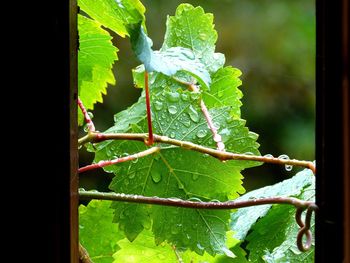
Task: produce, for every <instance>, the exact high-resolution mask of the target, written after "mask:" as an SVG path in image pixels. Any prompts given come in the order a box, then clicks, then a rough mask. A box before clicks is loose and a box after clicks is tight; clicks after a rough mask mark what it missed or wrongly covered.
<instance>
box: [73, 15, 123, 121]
mask: <svg viewBox="0 0 350 263" xmlns="http://www.w3.org/2000/svg"><path fill="white" fill-rule="evenodd" d="M78 30H79V43H80V46H79V52H78V92H79V97H80V99H81V100H82V101H83V103H84V106H85V107H86V108H87V109H93V107H94V104H95V103H96V102H102V94H106V87H107V84H108V83H110V84H115V79H114V75H113V72H112V65H113V63H114V61H116V60H117V51H118V49H117V48H116V47H114V46H113V44H112V41H111V39H112V37H111V36H110V35H109V33H108V32H107V31H106V30H104V29H102V28H101V27H100V24H99V23H97V22H95V21H93V20H91V19H89V18H86V17H84V16H81V15H78ZM79 123H82V115H81V113H80V111H79Z"/></svg>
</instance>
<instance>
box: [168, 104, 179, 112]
mask: <svg viewBox="0 0 350 263" xmlns="http://www.w3.org/2000/svg"><path fill="white" fill-rule="evenodd" d="M168 111H169V113H170V114H176V112H177V108H176V106H174V105H171V106H169V108H168Z"/></svg>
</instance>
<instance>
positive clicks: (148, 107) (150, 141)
mask: <svg viewBox="0 0 350 263" xmlns="http://www.w3.org/2000/svg"><path fill="white" fill-rule="evenodd" d="M145 92H146V110H147V124H148V139H147V140H146V141H145V142H146V144H147V145H152V144H153V130H152V112H151V100H150V97H149V87H148V72H147V71H145Z"/></svg>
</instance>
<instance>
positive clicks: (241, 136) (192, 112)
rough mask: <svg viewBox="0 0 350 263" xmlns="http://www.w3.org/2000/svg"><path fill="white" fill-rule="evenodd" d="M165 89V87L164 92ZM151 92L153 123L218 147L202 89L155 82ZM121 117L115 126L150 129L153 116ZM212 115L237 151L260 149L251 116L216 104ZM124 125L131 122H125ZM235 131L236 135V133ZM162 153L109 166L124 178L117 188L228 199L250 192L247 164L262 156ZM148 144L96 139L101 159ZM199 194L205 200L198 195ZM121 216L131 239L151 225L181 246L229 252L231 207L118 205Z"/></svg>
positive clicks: (174, 134)
mask: <svg viewBox="0 0 350 263" xmlns="http://www.w3.org/2000/svg"><path fill="white" fill-rule="evenodd" d="M157 90H160V92H158V93H156V91H157ZM153 92H154V93H152V94H151V101H152V109H154V110H153V125H154V130H155V132H156V133H159V134H162V135H167V136H169V137H171V138H176V139H180V140H185V141H192V142H195V143H199V144H202V145H206V146H209V147H216V144H215V142H214V140H213V138H212V134H211V132H210V130H209V128H208V126H207V122H206V119H205V117H204V116H203V114H202V112H201V110H200V106H199V102H200V94H199V93H192V92H189V91H182V90H177V91H173V90H170V89H169V88H168V89H157V88H154V89H153ZM127 112H128V111H125V112H122V113H120V114H117V115H116V121H117V122H116V125H115V127H114V128H111V129H110V130H109V131H113V130H119V131H121V130H123V131H126V130H125V129H127V127H129V130H127V131H128V132H146V131H147V122H146V120H145V117H143V119H141V117H140V116H139V117H140V119H137V120H139V122H137V123H136V122H135V123H133V124H129V125H127V126H126V125H125V123H124V121H123V116H127V115H128V113H127ZM210 114H211V116H212V119H213V121H214V123H216V124H217V126H218V131H219V133H220V132H222V131H224V132H223V134H226V136H223V140H224V141H225V142H226V143H227V147H228V149H229V150H231V151H235V152H253V153H254V154H259V152H258V151H257V148H258V144H257V143H256V142H255V140H256V138H257V137H256V136H255V135H254V134H252V133H250V132H249V131H248V129H247V128H246V127H244V124H245V122H244V121H243V120H240V119H233V118H232V117H231V116H230V114H229V107H221V108H212V109H210ZM119 125H121V126H122V127H123V128H121V129H120V128H118V127H119ZM230 134H234V136H230ZM162 147H163V148H164V149H163V150H162V151H161V153H157V154H154V155H150V156H147V157H144V158H140V159H139V160H137V161H136V162H130V163H121V164H120V165H114V166H109V167H105V170H106V171H108V172H113V173H115V174H116V175H117V176H115V177H114V178H113V181H112V183H111V185H110V188H111V189H112V190H113V191H115V192H119V193H126V194H129V193H130V194H141V195H147V196H160V197H176V198H183V199H189V198H200V199H201V200H205V201H207V200H212V199H218V200H221V201H225V200H227V199H228V198H235V197H237V196H238V194H239V193H243V192H244V188H243V187H242V185H241V184H242V181H241V179H242V175H241V174H240V172H241V170H243V169H244V168H247V167H251V166H255V165H257V163H256V162H246V161H227V162H221V161H219V160H217V159H216V158H212V157H208V156H205V155H203V154H201V153H198V152H194V151H189V150H185V149H182V148H176V147H167V146H166V145H163V146H162ZM145 149H146V146H145V145H144V143H140V142H131V141H124V142H120V141H111V142H109V143H108V144H106V143H104V144H97V145H96V150H97V152H96V158H95V162H98V161H100V160H106V159H111V158H114V157H115V156H120V155H122V154H123V153H130V154H131V153H135V152H139V151H142V150H145ZM195 200H198V199H195ZM113 207H114V208H115V209H116V211H115V218H114V220H115V222H118V223H119V226H120V228H121V229H122V230H123V231H124V233H125V234H126V236H127V237H128V238H129V240H134V239H135V238H136V237H137V235H138V234H139V233H140V232H141V231H142V230H143V229H144V228H146V229H148V228H150V227H151V225H152V222H153V228H152V229H153V232H154V233H155V238H156V241H157V243H162V242H163V241H165V240H167V241H169V242H171V243H172V244H174V245H175V246H176V247H179V248H184V249H186V248H190V249H191V250H194V251H196V252H197V253H199V254H202V253H204V251H207V252H208V253H209V254H212V255H214V254H216V253H218V254H223V253H225V252H227V248H226V247H225V232H226V230H227V226H228V220H229V211H213V210H211V211H209V210H195V209H184V208H168V207H158V206H149V205H142V204H123V203H115V204H113Z"/></svg>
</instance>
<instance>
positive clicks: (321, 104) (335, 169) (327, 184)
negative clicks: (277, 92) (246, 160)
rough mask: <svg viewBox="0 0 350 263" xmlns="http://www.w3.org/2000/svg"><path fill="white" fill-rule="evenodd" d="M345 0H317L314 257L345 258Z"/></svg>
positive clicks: (346, 202)
mask: <svg viewBox="0 0 350 263" xmlns="http://www.w3.org/2000/svg"><path fill="white" fill-rule="evenodd" d="M346 2H347V0H343V1H328V0H317V1H316V21H317V22H316V25H317V41H316V42H317V48H316V53H317V54H316V87H317V88H316V97H317V105H316V108H317V117H316V123H317V124H316V126H317V127H316V128H317V135H316V151H317V153H316V159H317V175H316V200H317V204H318V206H319V208H320V211H319V213H318V216H317V217H316V262H327V263H328V262H349V258H347V260H345V252H346V250H348V249H349V248H347V249H345V246H344V245H345V244H349V240H348V238H349V237H348V235H346V234H345V232H344V231H345V230H347V231H349V226H346V225H345V224H346V220H349V219H346V218H345V217H346V212H345V209H344V208H345V207H346V206H349V200H346V199H345V197H346V195H345V194H344V193H345V192H344V191H349V186H348V185H346V184H347V183H348V180H349V174H348V173H349V170H348V168H346V167H348V162H349V160H348V159H346V158H348V156H346V152H347V154H348V150H349V148H348V145H346V142H348V138H349V134H348V125H349V123H348V122H346V121H345V118H346V116H347V117H348V113H347V111H348V103H349V98H348V97H345V96H346V94H348V82H347V81H344V80H346V79H348V73H347V61H348V57H347V55H346V54H347V46H345V45H344V44H345V42H344V41H346V34H345V29H346V27H347V25H346V23H348V18H347V17H348V10H344V8H346V6H345V5H346ZM347 196H348V195H347ZM347 213H348V212H347ZM347 224H349V222H348V223H347ZM346 239H347V240H346ZM346 253H348V252H346Z"/></svg>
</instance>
